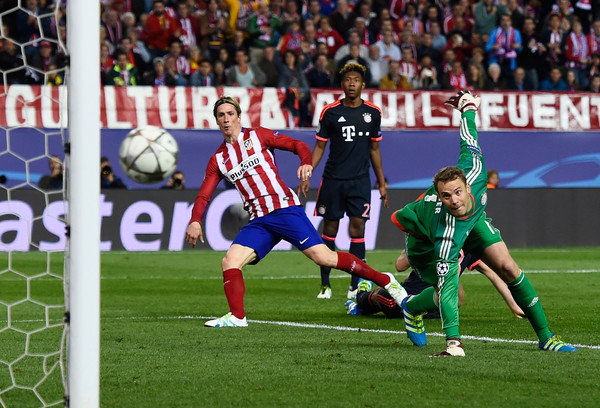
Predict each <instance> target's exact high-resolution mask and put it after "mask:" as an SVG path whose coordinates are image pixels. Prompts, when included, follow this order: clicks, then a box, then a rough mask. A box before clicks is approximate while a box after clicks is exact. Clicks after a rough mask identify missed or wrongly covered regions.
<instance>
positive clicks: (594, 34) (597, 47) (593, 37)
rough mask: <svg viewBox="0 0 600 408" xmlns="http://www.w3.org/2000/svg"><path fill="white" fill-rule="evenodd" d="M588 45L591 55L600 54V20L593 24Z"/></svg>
mask: <svg viewBox="0 0 600 408" xmlns="http://www.w3.org/2000/svg"><path fill="white" fill-rule="evenodd" d="M588 43H589V44H590V54H594V53H600V20H596V21H594V23H593V24H592V29H591V30H590V34H589V35H588Z"/></svg>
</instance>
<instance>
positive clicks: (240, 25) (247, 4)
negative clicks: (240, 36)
mask: <svg viewBox="0 0 600 408" xmlns="http://www.w3.org/2000/svg"><path fill="white" fill-rule="evenodd" d="M239 4H240V7H239V9H238V12H237V18H236V20H235V29H236V31H241V32H243V33H245V32H246V31H247V30H248V20H249V19H250V16H252V14H254V1H251V0H242V1H240V2H239Z"/></svg>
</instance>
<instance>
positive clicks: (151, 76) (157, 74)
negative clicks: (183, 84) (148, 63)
mask: <svg viewBox="0 0 600 408" xmlns="http://www.w3.org/2000/svg"><path fill="white" fill-rule="evenodd" d="M152 65H153V69H152V70H151V71H147V72H145V73H144V77H143V81H144V85H150V86H176V85H177V81H175V78H173V77H172V76H171V75H170V74H167V73H166V72H165V61H164V60H163V59H162V58H161V57H156V58H154V61H153V64H152Z"/></svg>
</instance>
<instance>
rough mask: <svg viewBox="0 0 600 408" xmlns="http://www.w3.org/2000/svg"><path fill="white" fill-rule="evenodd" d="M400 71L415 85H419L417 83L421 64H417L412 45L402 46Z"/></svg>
mask: <svg viewBox="0 0 600 408" xmlns="http://www.w3.org/2000/svg"><path fill="white" fill-rule="evenodd" d="M400 73H401V74H402V75H404V76H405V77H406V79H407V80H408V81H409V82H410V83H411V84H412V85H413V87H417V85H416V83H417V82H418V78H419V64H417V61H416V60H415V57H414V54H413V49H412V48H411V47H407V46H404V47H402V59H401V61H400Z"/></svg>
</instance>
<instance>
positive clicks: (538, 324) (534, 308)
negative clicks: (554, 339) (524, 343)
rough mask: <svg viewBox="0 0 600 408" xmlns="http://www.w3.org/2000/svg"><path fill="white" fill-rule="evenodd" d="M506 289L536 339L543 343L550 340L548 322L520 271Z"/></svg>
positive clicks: (527, 280)
mask: <svg viewBox="0 0 600 408" xmlns="http://www.w3.org/2000/svg"><path fill="white" fill-rule="evenodd" d="M508 289H509V290H510V293H511V294H512V295H513V298H514V299H515V302H517V305H519V307H520V308H521V309H523V311H524V312H525V315H526V316H527V319H529V323H531V326H532V327H533V330H535V334H536V335H537V336H538V339H539V340H540V341H541V342H543V341H546V340H547V339H548V338H550V336H551V335H552V332H551V331H550V329H548V320H547V319H546V314H545V313H544V309H543V308H542V304H541V303H540V300H539V298H538V295H537V293H535V289H534V288H533V286H532V285H531V282H529V279H527V276H525V274H524V273H523V271H521V274H520V275H519V277H518V278H517V279H515V280H514V281H512V282H509V283H508Z"/></svg>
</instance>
